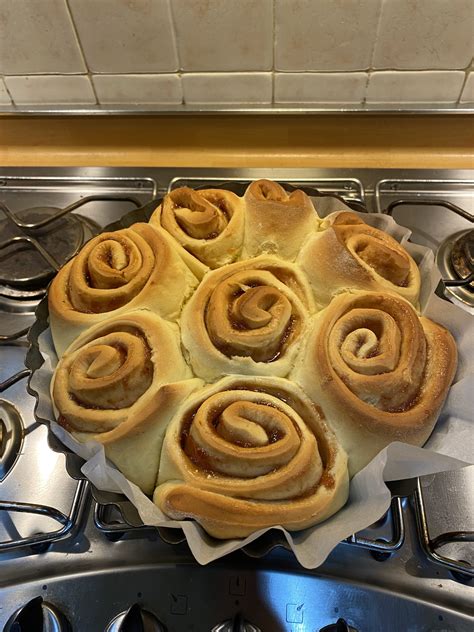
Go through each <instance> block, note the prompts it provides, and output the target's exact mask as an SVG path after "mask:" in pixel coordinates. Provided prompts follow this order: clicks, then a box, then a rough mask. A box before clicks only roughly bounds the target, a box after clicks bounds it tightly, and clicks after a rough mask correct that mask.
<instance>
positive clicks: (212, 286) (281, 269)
mask: <svg viewBox="0 0 474 632" xmlns="http://www.w3.org/2000/svg"><path fill="white" fill-rule="evenodd" d="M313 311H314V306H313V300H312V297H311V290H310V288H309V286H308V284H307V282H306V279H305V278H304V276H303V275H302V274H301V273H300V271H299V270H298V268H297V267H296V266H295V265H294V264H291V263H285V262H284V261H281V260H280V259H277V258H276V257H269V256H261V257H256V258H255V259H249V260H247V261H240V262H238V263H233V264H231V265H228V266H224V267H223V268H221V269H220V270H213V271H212V272H209V273H208V274H207V275H206V276H205V277H204V279H203V280H202V282H201V284H200V286H199V287H198V289H197V290H196V292H195V293H194V295H193V296H192V297H191V299H190V300H189V301H188V303H187V304H186V305H185V307H184V309H183V313H182V316H181V321H180V326H181V336H182V340H183V344H184V346H185V348H186V349H187V351H188V353H189V359H190V362H191V365H192V367H193V369H194V372H195V373H196V375H198V376H199V377H202V378H204V379H206V380H207V381H212V380H214V379H215V378H217V377H220V376H222V375H225V374H228V373H239V374H240V373H242V374H251V375H278V376H285V375H287V374H288V373H289V371H290V369H291V367H292V362H293V360H294V358H295V356H296V353H297V351H298V347H299V345H300V343H301V341H302V338H303V335H304V331H305V328H306V326H307V324H308V322H309V316H310V314H311V313H312V312H313Z"/></svg>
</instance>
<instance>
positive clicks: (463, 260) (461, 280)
mask: <svg viewBox="0 0 474 632" xmlns="http://www.w3.org/2000/svg"><path fill="white" fill-rule="evenodd" d="M436 262H437V264H438V268H439V271H440V272H441V276H442V278H443V280H444V281H445V293H446V294H447V295H448V298H451V297H454V298H456V299H457V300H458V301H460V302H461V303H463V304H464V305H465V306H467V307H468V308H469V309H470V310H474V279H473V275H474V229H472V228H469V229H468V230H463V231H460V232H457V233H454V235H450V236H449V237H448V238H447V239H445V240H444V241H443V242H442V243H441V245H440V247H439V248H438V252H437V254H436Z"/></svg>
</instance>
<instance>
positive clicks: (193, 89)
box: [182, 72, 272, 104]
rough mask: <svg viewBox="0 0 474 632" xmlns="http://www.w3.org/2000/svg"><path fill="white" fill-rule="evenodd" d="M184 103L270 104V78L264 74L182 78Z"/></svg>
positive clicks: (185, 76) (227, 74)
mask: <svg viewBox="0 0 474 632" xmlns="http://www.w3.org/2000/svg"><path fill="white" fill-rule="evenodd" d="M182 82H183V92H184V102H185V103H202V104H205V103H271V101H272V75H271V73H269V72H268V73H265V72H258V73H257V72H255V73H254V72H233V73H219V72H216V73H211V74H207V73H195V74H194V73H190V74H188V75H186V74H185V75H183V76H182Z"/></svg>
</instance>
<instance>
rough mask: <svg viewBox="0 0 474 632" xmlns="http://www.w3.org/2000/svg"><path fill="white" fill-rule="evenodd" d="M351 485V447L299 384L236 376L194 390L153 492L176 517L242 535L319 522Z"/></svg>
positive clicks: (171, 433) (218, 533) (174, 426)
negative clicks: (342, 442) (343, 443)
mask: <svg viewBox="0 0 474 632" xmlns="http://www.w3.org/2000/svg"><path fill="white" fill-rule="evenodd" d="M347 494H348V475H347V458H346V454H345V452H344V450H343V449H342V448H341V447H340V445H339V444H338V442H337V440H336V437H335V435H334V433H333V432H332V430H331V429H330V428H329V427H328V426H327V424H326V423H325V421H324V419H323V417H322V415H321V413H320V411H319V409H318V408H317V407H316V406H314V405H313V403H312V402H311V401H310V400H309V399H308V398H307V397H306V396H305V394H304V393H303V392H302V391H301V389H299V388H298V387H297V386H296V385H294V384H292V383H291V382H289V381H288V380H285V379H282V378H265V377H244V376H232V377H227V378H224V379H222V380H220V381H219V382H217V383H216V384H213V385H212V386H208V387H207V388H205V389H202V390H200V391H199V392H197V393H195V394H193V395H191V396H190V397H189V398H188V399H187V400H186V402H185V403H184V404H183V406H182V407H181V409H180V410H179V411H178V413H177V414H176V416H175V417H174V418H173V420H172V422H171V423H170V426H169V428H168V431H167V433H166V438H165V441H164V444H163V453H162V458H161V463H160V471H159V476H158V487H157V488H156V490H155V493H154V497H153V499H154V502H155V503H156V504H157V505H158V506H159V507H160V509H161V510H162V511H163V512H164V513H165V514H166V515H168V516H169V517H170V518H175V519H178V520H181V519H183V518H194V519H195V520H197V521H198V522H199V523H200V524H201V525H202V526H203V527H204V529H205V530H206V531H207V532H208V533H210V534H211V535H213V536H214V537H216V538H242V537H246V536H247V535H249V534H250V533H253V532H254V531H257V530H258V529H265V528H268V527H271V526H274V525H281V526H283V527H285V528H287V529H289V530H291V531H294V530H299V529H304V528H306V527H309V526H312V525H314V524H317V523H318V522H321V521H323V520H325V519H326V518H328V517H329V516H331V515H332V514H333V513H335V512H336V511H337V510H338V509H340V507H342V505H344V503H345V502H346V499H347Z"/></svg>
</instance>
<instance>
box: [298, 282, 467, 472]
mask: <svg viewBox="0 0 474 632" xmlns="http://www.w3.org/2000/svg"><path fill="white" fill-rule="evenodd" d="M456 365H457V350H456V344H455V342H454V340H453V337H452V336H451V334H450V333H449V332H448V331H447V330H446V329H445V328H444V327H442V326H441V325H438V324H437V323H434V322H433V321H431V320H429V319H428V318H424V317H420V316H419V315H418V314H417V312H416V311H415V309H414V308H413V306H412V305H411V304H410V303H409V302H408V301H406V300H405V299H403V298H401V297H399V296H397V295H396V294H389V293H381V292H353V293H346V294H341V295H340V296H337V297H336V298H334V299H333V301H332V302H331V304H330V305H329V307H327V308H326V309H325V310H323V311H322V312H320V313H319V314H317V316H316V317H315V319H314V324H313V327H312V331H311V332H310V334H309V336H308V340H307V344H305V347H304V350H303V353H302V355H301V358H300V360H299V362H298V364H297V368H296V369H295V371H294V372H293V373H292V374H291V376H290V377H291V378H292V379H294V380H295V381H296V382H298V383H299V384H300V385H301V386H302V387H303V388H304V389H305V391H306V392H307V393H308V395H309V396H310V397H311V398H312V399H313V400H314V401H315V402H318V404H319V405H320V406H321V408H322V409H323V411H324V414H325V416H326V418H327V420H328V422H329V423H330V424H331V425H332V427H333V428H334V430H335V432H336V435H337V437H338V439H339V441H340V442H341V444H342V445H343V447H344V448H345V450H346V452H347V454H348V456H349V472H350V474H351V476H352V475H353V474H355V473H356V472H358V471H359V470H360V469H362V468H363V467H364V466H365V465H366V464H367V463H369V461H370V460H371V459H372V458H373V457H374V456H375V455H376V454H377V453H378V452H379V451H380V450H382V449H383V448H384V447H385V446H387V445H388V444H389V443H391V442H392V441H403V442H406V443H410V444H413V445H420V446H421V445H423V444H424V443H425V442H426V440H427V439H428V437H429V435H430V434H431V431H432V430H433V427H434V425H435V423H436V420H437V418H438V415H439V413H440V411H441V408H442V406H443V403H444V400H445V398H446V395H447V393H448V389H449V387H450V385H451V382H452V380H453V378H454V374H455V371H456Z"/></svg>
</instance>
